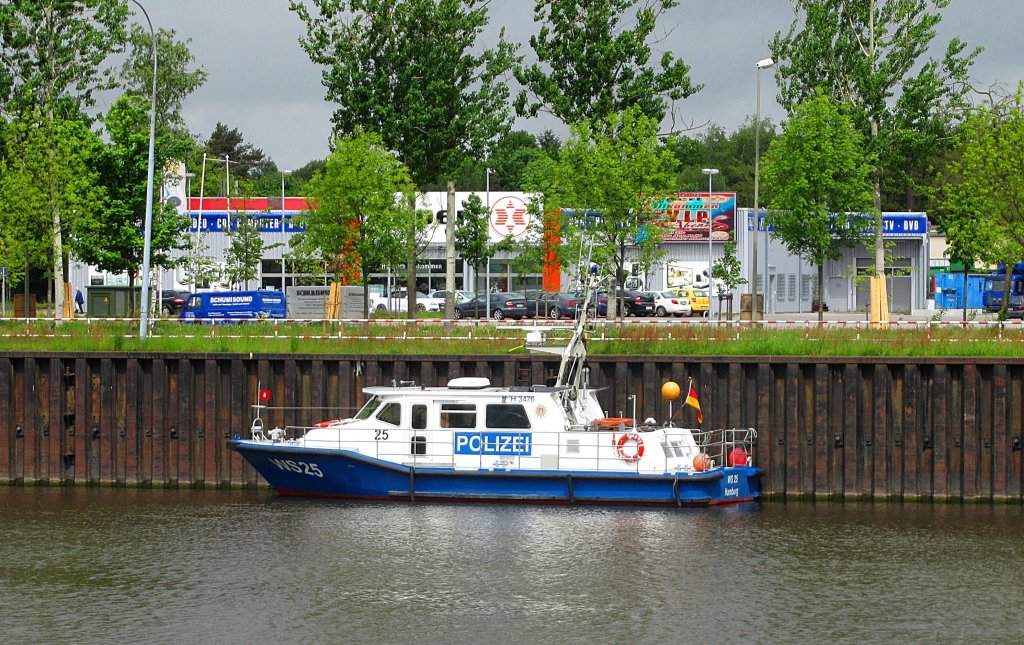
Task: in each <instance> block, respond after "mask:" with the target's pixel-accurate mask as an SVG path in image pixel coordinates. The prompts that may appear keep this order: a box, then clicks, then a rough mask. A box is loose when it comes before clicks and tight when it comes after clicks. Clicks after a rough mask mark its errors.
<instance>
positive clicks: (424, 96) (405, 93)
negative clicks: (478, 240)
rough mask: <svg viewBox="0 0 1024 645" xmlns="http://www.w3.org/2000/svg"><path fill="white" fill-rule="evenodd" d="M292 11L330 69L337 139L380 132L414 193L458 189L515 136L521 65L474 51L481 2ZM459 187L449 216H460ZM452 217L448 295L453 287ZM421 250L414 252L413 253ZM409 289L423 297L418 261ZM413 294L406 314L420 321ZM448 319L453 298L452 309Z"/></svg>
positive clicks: (483, 20)
mask: <svg viewBox="0 0 1024 645" xmlns="http://www.w3.org/2000/svg"><path fill="white" fill-rule="evenodd" d="M312 4H313V5H315V8H316V11H315V12H314V11H310V9H309V8H307V7H306V6H305V5H304V4H303V3H300V2H295V1H294V0H293V1H292V2H291V8H292V10H293V11H295V12H296V13H297V14H298V15H299V17H300V18H301V19H302V20H303V22H304V23H305V24H306V34H307V35H306V37H304V38H301V39H300V43H301V44H302V47H303V49H304V50H305V51H306V53H307V54H309V57H310V59H311V60H312V61H313V62H314V63H319V64H321V65H323V66H324V73H323V82H324V86H325V87H326V88H327V99H328V100H329V101H333V102H335V103H337V104H338V108H337V109H336V110H335V111H334V115H333V117H332V121H333V123H334V135H335V136H341V135H344V134H351V133H354V132H356V131H357V130H359V129H361V130H363V131H365V132H377V133H380V135H381V137H382V138H383V141H384V144H385V145H386V147H387V148H388V149H389V150H394V151H395V152H396V153H397V155H398V158H399V160H400V161H401V162H402V163H403V164H405V166H406V167H407V168H408V169H409V174H410V176H411V177H412V180H413V183H414V184H415V185H416V186H417V187H420V188H422V187H424V186H425V185H427V184H429V183H431V182H434V181H437V180H439V179H443V180H446V181H447V182H449V184H450V185H451V182H453V181H454V179H455V177H457V176H458V174H459V172H460V171H461V169H463V168H464V167H465V165H466V163H467V162H468V161H469V160H476V161H479V160H481V159H483V158H484V156H485V151H486V150H487V149H488V148H489V147H492V145H493V143H494V142H495V141H496V140H497V138H498V137H500V136H501V135H503V134H504V133H505V132H507V131H508V128H509V121H510V108H509V91H508V87H507V86H506V85H505V83H504V82H503V76H504V75H505V74H506V73H507V72H508V70H509V69H511V67H512V66H513V65H514V64H515V63H516V61H517V58H516V56H515V46H513V45H512V44H510V43H508V42H506V41H505V38H504V30H502V31H501V32H500V33H499V37H498V45H497V46H496V47H495V48H493V49H484V50H483V51H481V52H480V53H473V51H472V50H473V48H474V47H475V46H476V44H477V40H478V38H479V37H480V34H481V33H482V31H483V29H484V27H485V26H486V25H487V8H486V7H487V3H486V2H483V1H481V0H314V1H313V3H312ZM455 208H456V205H455V203H454V190H453V189H452V190H450V192H449V204H448V210H449V211H455ZM454 225H455V222H454V219H452V220H451V226H450V227H449V232H450V233H451V235H450V236H449V239H450V240H451V241H452V244H450V245H449V273H448V278H449V279H448V280H447V281H446V282H447V283H448V284H447V285H446V289H447V290H448V291H449V292H451V291H453V290H454V288H455V287H454V284H452V283H451V282H452V279H453V277H454V252H453V251H452V250H451V249H452V248H453V246H454ZM415 246H416V245H415V244H413V245H412V246H410V249H412V248H414V247H415ZM406 262H407V266H408V276H407V280H408V290H409V293H410V294H414V293H415V291H416V270H415V267H416V258H415V257H409V258H407V261H406ZM414 297H415V296H412V295H410V303H409V304H410V306H409V315H410V317H412V316H414V315H415V307H414V306H413V305H414V302H413V300H412V299H413V298H414ZM445 309H446V314H447V315H449V316H450V315H451V313H452V312H451V299H450V298H449V299H448V306H446V307H445Z"/></svg>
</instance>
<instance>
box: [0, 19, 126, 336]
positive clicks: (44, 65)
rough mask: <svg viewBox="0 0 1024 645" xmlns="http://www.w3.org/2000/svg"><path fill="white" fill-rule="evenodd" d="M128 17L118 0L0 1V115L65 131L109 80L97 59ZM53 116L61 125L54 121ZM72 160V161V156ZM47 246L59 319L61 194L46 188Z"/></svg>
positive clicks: (111, 46)
mask: <svg viewBox="0 0 1024 645" xmlns="http://www.w3.org/2000/svg"><path fill="white" fill-rule="evenodd" d="M127 15H128V10H127V7H126V6H125V3H124V2H122V1H120V0H81V1H79V2H65V1H63V0H8V1H6V2H4V3H2V4H0V116H6V117H8V118H11V119H12V120H13V119H21V118H23V117H24V115H33V117H32V118H35V119H42V121H43V124H42V125H43V127H44V131H46V132H49V133H54V134H56V133H58V132H60V131H65V132H66V126H65V125H64V124H66V123H68V122H69V120H71V119H83V116H82V110H83V108H85V107H88V106H91V105H93V103H94V101H93V92H95V91H96V90H98V89H103V88H106V87H108V86H109V77H110V70H108V69H104V68H101V67H100V66H101V65H102V64H103V62H104V60H106V59H107V57H108V56H109V55H111V54H113V53H115V52H117V51H119V49H120V47H121V43H123V41H124V22H125V18H126V17H127ZM58 122H60V123H61V124H60V125H58ZM64 143H65V141H64V140H62V139H60V138H55V139H54V140H53V141H52V143H51V148H50V150H49V153H48V154H49V159H47V160H46V162H45V166H46V167H47V168H50V169H53V170H56V169H57V167H58V164H61V163H63V160H62V159H60V158H59V157H58V156H57V150H56V149H57V148H58V147H60V146H62V145H63V144H64ZM72 163H73V162H72ZM49 194H50V201H49V207H50V221H51V226H52V235H51V238H50V239H51V240H52V244H53V254H52V260H53V265H52V267H53V271H52V275H53V280H54V307H55V315H56V316H57V317H58V318H61V317H63V311H64V289H63V284H64V266H65V264H66V255H67V252H66V250H65V249H64V241H63V240H64V234H63V233H64V230H65V229H66V228H67V223H66V222H64V221H63V219H64V217H65V213H64V212H63V211H62V210H61V207H62V205H63V204H64V202H65V200H64V199H63V198H61V197H59V196H58V195H57V193H56V192H54V191H51V192H50V193H49Z"/></svg>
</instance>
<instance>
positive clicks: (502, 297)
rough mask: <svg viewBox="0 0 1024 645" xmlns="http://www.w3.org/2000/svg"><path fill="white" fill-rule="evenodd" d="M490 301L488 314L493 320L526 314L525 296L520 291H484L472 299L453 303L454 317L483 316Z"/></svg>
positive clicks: (520, 316)
mask: <svg viewBox="0 0 1024 645" xmlns="http://www.w3.org/2000/svg"><path fill="white" fill-rule="evenodd" d="M488 300H489V301H490V315H491V318H493V319H495V320H502V319H504V318H513V319H515V320H519V319H521V318H524V317H525V316H526V298H524V297H523V294H521V293H485V294H481V295H479V296H476V297H475V298H473V299H472V300H467V301H465V302H460V303H459V304H457V305H455V317H456V318H458V319H461V318H485V317H486V316H487V312H488V304H487V303H488Z"/></svg>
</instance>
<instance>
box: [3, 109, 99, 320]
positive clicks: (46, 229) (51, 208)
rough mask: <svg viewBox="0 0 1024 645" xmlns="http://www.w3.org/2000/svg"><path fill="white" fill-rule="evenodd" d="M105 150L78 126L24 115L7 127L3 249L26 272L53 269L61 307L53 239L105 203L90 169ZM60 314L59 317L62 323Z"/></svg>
mask: <svg viewBox="0 0 1024 645" xmlns="http://www.w3.org/2000/svg"><path fill="white" fill-rule="evenodd" d="M101 147H102V142H101V141H100V139H99V137H97V136H96V135H95V134H94V133H93V132H91V131H90V130H89V129H88V128H87V127H86V126H85V125H83V124H82V123H81V122H79V121H65V120H62V119H58V120H55V121H49V120H47V119H45V118H43V117H42V116H41V115H39V114H38V113H31V114H29V113H26V114H23V115H22V116H21V118H20V119H18V120H17V121H14V122H13V123H12V124H11V125H10V126H9V127H8V128H7V136H6V153H7V155H6V156H7V159H6V161H5V162H4V163H3V164H2V165H0V170H2V172H0V197H2V200H0V230H2V231H3V238H4V240H5V245H4V246H5V247H6V249H5V250H6V252H7V254H8V258H9V259H10V261H11V262H12V265H13V266H18V267H20V266H24V267H25V271H26V272H27V271H28V270H29V269H30V268H32V267H47V265H49V269H51V270H52V271H53V272H54V273H55V274H56V277H55V280H57V281H59V284H60V287H58V286H57V285H56V284H55V288H58V289H59V291H60V293H59V295H60V302H61V303H63V295H64V294H63V266H62V259H61V258H60V257H59V254H58V252H57V250H56V249H57V247H56V245H55V244H54V237H55V235H57V233H61V234H67V232H68V229H70V227H71V226H73V224H74V223H75V222H77V221H81V220H84V219H89V218H91V217H92V215H93V213H94V209H95V207H96V205H97V204H98V203H100V202H101V201H102V191H100V190H98V189H97V187H96V182H95V171H94V170H93V168H92V164H93V161H94V158H95V156H96V155H97V154H98V151H99V149H100V148H101ZM55 212H59V213H62V214H63V218H62V219H60V221H59V222H55V221H54V213H55ZM62 227H63V228H62ZM55 256H56V260H55V259H54V258H55ZM16 260H21V261H16ZM49 275H51V276H53V275H54V274H53V273H50V274H49ZM54 295H55V297H56V296H57V294H54ZM55 302H56V300H55ZM61 307H63V305H62V304H61ZM62 314H63V311H62V310H58V311H57V312H56V315H57V317H58V318H60V317H61V316H62Z"/></svg>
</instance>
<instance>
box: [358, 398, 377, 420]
mask: <svg viewBox="0 0 1024 645" xmlns="http://www.w3.org/2000/svg"><path fill="white" fill-rule="evenodd" d="M378 407H380V397H379V396H376V395H374V396H371V397H370V400H369V401H367V402H366V405H364V406H363V408H362V409H361V410H359V412H358V413H357V414H356V418H357V419H360V420H362V419H369V418H370V416H371V415H372V414H373V413H374V412H376V411H377V408H378Z"/></svg>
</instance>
